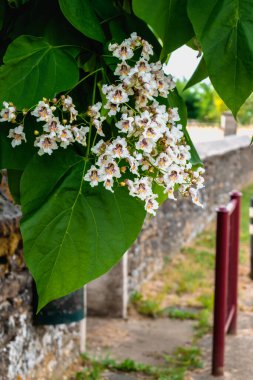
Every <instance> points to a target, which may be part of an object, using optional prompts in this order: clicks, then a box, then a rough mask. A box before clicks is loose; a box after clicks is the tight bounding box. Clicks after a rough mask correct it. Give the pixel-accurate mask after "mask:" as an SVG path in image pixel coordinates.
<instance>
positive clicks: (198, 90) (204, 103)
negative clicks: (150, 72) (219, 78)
mask: <svg viewBox="0 0 253 380" xmlns="http://www.w3.org/2000/svg"><path fill="white" fill-rule="evenodd" d="M186 83H187V79H183V80H178V81H177V88H178V91H179V93H180V95H181V96H182V97H183V99H184V101H185V104H186V106H187V111H188V118H189V119H193V120H197V121H200V122H204V123H216V124H218V123H219V122H220V117H221V114H222V113H223V112H225V111H228V107H227V106H226V105H225V103H224V102H223V100H222V99H221V98H220V97H219V95H218V94H217V92H216V91H215V89H214V87H213V85H212V84H211V83H210V81H207V80H206V81H204V82H201V83H198V84H196V85H195V86H193V87H190V88H188V89H186V90H184V87H185V85H186ZM237 120H238V123H239V124H241V125H252V124H253V95H251V96H250V97H249V98H248V99H247V100H246V102H245V103H244V105H243V106H242V107H241V109H240V111H239V112H238V115H237Z"/></svg>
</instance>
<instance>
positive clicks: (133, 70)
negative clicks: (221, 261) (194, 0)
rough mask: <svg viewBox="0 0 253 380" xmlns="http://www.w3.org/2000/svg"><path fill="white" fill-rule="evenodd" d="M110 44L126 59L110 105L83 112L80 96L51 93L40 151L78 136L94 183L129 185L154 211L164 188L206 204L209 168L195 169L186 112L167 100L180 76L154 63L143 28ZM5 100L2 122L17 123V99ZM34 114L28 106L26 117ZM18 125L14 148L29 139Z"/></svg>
mask: <svg viewBox="0 0 253 380" xmlns="http://www.w3.org/2000/svg"><path fill="white" fill-rule="evenodd" d="M109 50H110V51H111V52H112V55H113V56H114V57H116V58H118V59H119V63H118V65H117V67H116V69H115V72H114V74H115V76H116V77H117V81H116V83H115V84H104V85H103V86H102V92H103V94H104V96H105V99H106V101H105V102H104V103H103V104H102V103H101V102H97V103H96V104H93V105H91V106H90V107H89V108H88V110H87V112H86V114H85V116H83V115H80V114H78V111H77V110H76V108H75V105H74V104H73V101H72V98H71V97H70V96H69V95H67V96H64V95H63V96H61V98H60V99H53V100H52V101H49V100H47V99H43V100H42V101H40V102H39V103H38V104H37V106H36V107H35V108H34V109H32V111H31V110H30V111H31V112H30V114H31V115H32V116H34V117H35V118H36V119H37V122H39V124H38V125H40V130H41V131H42V132H39V131H37V130H36V131H35V135H37V137H36V139H35V142H34V145H35V146H36V147H38V148H39V151H38V153H39V155H42V154H45V153H47V154H52V152H53V151H54V150H55V149H58V148H59V147H62V148H67V147H68V146H69V145H70V144H73V143H75V142H77V143H79V144H81V145H83V146H84V147H86V146H87V148H86V149H87V152H86V157H88V159H89V161H90V168H89V169H88V171H87V173H86V174H85V176H84V180H85V181H88V182H89V183H90V186H92V187H94V186H98V185H99V183H100V182H101V183H103V186H104V187H105V188H106V189H107V190H110V191H112V192H113V191H114V190H113V189H114V188H115V186H127V187H128V189H129V194H130V195H131V196H133V197H137V198H139V199H141V200H142V201H144V202H145V209H146V210H147V212H149V213H151V214H154V215H155V213H156V210H157V208H158V207H159V203H158V198H159V197H158V189H159V192H160V193H161V191H162V192H163V193H164V194H166V196H167V197H168V198H170V199H174V200H175V199H176V196H175V194H176V193H179V194H182V195H183V196H191V198H192V200H193V202H194V203H195V204H197V205H200V206H201V203H200V201H199V196H198V191H199V189H201V188H202V187H204V185H203V177H202V173H203V172H204V170H203V169H202V168H198V169H194V168H193V167H192V164H191V163H190V158H191V154H190V147H189V146H188V145H187V144H186V141H185V138H184V133H183V131H182V126H181V125H180V124H178V122H179V120H180V118H179V115H178V110H177V108H170V107H168V106H166V105H165V104H166V100H165V99H167V97H168V93H169V91H173V88H174V87H175V83H174V82H173V80H172V77H171V76H170V75H166V74H165V73H164V71H163V67H162V64H161V62H150V57H151V56H152V55H153V48H152V46H151V45H150V44H149V43H148V42H147V41H145V40H143V39H141V37H139V36H137V35H136V33H132V34H131V36H130V38H128V39H126V40H125V41H123V42H122V43H121V44H111V45H109ZM3 106H4V108H3V109H2V111H1V112H0V116H1V118H0V122H6V121H7V122H11V123H17V121H16V119H17V116H18V114H17V112H16V109H15V107H14V105H13V104H12V103H7V102H4V103H3ZM28 112H29V110H28V111H25V110H24V111H23V115H24V118H25V117H26V114H27V113H28ZM17 124H18V126H17V127H15V128H13V129H10V130H9V135H8V137H9V138H11V139H12V146H13V147H15V146H16V145H20V144H21V142H22V141H26V137H25V134H24V127H23V124H24V123H17ZM108 124H109V125H110V128H109V130H108ZM105 125H106V127H107V128H106V130H105V128H104V126H105ZM103 128H104V130H103ZM87 137H88V138H87ZM91 137H92V139H93V143H92V144H91V142H92V139H91ZM87 140H88V143H87Z"/></svg>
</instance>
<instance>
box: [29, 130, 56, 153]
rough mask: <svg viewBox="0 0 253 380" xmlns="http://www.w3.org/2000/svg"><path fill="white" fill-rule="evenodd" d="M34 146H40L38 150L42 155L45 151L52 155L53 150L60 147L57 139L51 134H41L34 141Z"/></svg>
mask: <svg viewBox="0 0 253 380" xmlns="http://www.w3.org/2000/svg"><path fill="white" fill-rule="evenodd" d="M34 146H36V147H38V148H40V150H39V151H38V154H39V155H40V156H42V155H43V154H45V153H47V154H49V155H51V154H52V153H53V150H55V149H58V145H57V144H56V142H55V140H54V139H53V138H51V137H50V136H49V135H41V136H39V137H37V138H36V140H35V142H34Z"/></svg>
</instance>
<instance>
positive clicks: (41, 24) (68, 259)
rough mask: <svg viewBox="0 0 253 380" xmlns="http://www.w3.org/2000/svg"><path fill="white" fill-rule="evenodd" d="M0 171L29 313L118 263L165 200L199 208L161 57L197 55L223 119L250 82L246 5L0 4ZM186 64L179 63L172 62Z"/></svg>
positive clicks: (48, 0)
mask: <svg viewBox="0 0 253 380" xmlns="http://www.w3.org/2000/svg"><path fill="white" fill-rule="evenodd" d="M0 30H1V32H0V37H1V46H0V55H1V67H0V103H1V105H2V106H1V108H0V169H1V170H3V169H4V170H7V174H8V183H9V187H10V191H11V193H12V195H13V198H14V200H15V202H16V203H18V204H20V205H21V208H22V214H23V217H22V220H21V232H22V236H23V240H24V254H25V260H26V264H27V266H28V268H29V270H30V272H31V273H32V275H33V277H34V279H35V281H36V286H37V290H38V294H39V306H38V309H41V308H42V307H43V306H45V305H46V304H47V303H48V302H49V301H51V300H54V299H56V298H59V297H62V296H64V295H66V294H68V293H70V292H72V291H74V290H76V289H78V288H80V287H82V286H83V285H84V284H85V283H87V282H89V281H91V280H93V279H95V278H96V277H98V276H100V275H102V274H103V273H105V272H106V271H107V270H109V269H110V268H111V267H112V266H113V265H114V264H115V263H116V262H118V261H119V260H120V258H121V257H122V255H123V254H124V252H126V251H127V249H128V248H129V247H130V246H131V244H132V243H133V242H134V240H135V239H136V237H137V236H138V234H139V232H140V230H141V227H142V224H143V222H144V219H145V217H146V214H148V215H151V216H152V215H154V214H155V213H156V212H157V209H158V208H159V205H160V204H161V203H162V202H163V201H165V200H166V199H168V198H169V199H170V200H171V201H173V200H175V199H176V198H177V197H180V196H184V197H190V198H191V199H192V201H193V202H194V203H195V204H197V205H198V206H201V202H200V201H199V191H200V189H202V188H203V187H204V184H203V172H204V169H203V167H202V163H201V160H200V158H199V156H198V153H197V151H196V149H195V148H194V145H193V144H192V142H191V139H190V137H189V134H188V133H187V129H186V124H187V112H186V107H185V105H184V103H183V100H182V99H181V97H180V96H179V94H178V92H177V89H176V86H175V83H174V81H173V78H172V77H171V76H170V75H167V74H165V73H164V70H163V68H164V63H166V61H167V60H168V59H169V56H170V53H171V52H173V51H174V50H175V49H177V48H178V47H180V46H181V45H184V44H187V45H188V46H190V47H191V48H192V49H195V50H196V51H198V52H199V53H197V52H196V54H199V55H200V56H201V58H200V62H199V65H198V67H197V69H196V71H195V73H193V76H192V78H191V79H190V80H189V82H188V84H187V87H189V86H192V85H194V84H195V83H197V82H199V81H201V80H202V79H204V78H206V77H208V76H209V78H210V80H211V82H212V83H213V85H214V87H215V89H216V91H217V92H218V94H219V95H220V97H221V98H222V99H223V100H224V102H225V103H226V105H227V106H228V107H229V108H230V109H231V110H232V112H233V114H234V116H236V113H237V111H238V110H239V108H240V106H241V105H242V104H243V103H244V102H245V100H246V99H247V97H248V96H249V95H250V94H251V91H252V86H253V83H252V81H253V75H252V74H253V73H252V71H253V38H252V32H253V10H252V7H251V5H250V4H249V2H248V1H246V0H239V1H230V0H223V1H218V0H205V1H202V0H188V1H187V0H157V1H156V2H154V1H151V0H146V1H142V0H133V1H130V0H124V1H123V0H118V1H117V0H115V1H113V0H59V1H57V0H43V1H42V0H13V1H11V0H9V1H5V0H0ZM185 64H187V62H185Z"/></svg>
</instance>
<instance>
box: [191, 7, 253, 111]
mask: <svg viewBox="0 0 253 380" xmlns="http://www.w3.org/2000/svg"><path fill="white" fill-rule="evenodd" d="M252 5H253V4H252V2H251V1H248V0H205V1H201V2H199V1H196V0H189V1H188V13H189V17H190V19H191V22H192V24H193V27H194V30H195V33H196V36H197V38H198V40H199V41H200V43H201V46H202V49H203V52H204V58H205V61H206V64H207V69H208V73H209V76H210V79H211V81H212V83H213V85H214V87H215V89H216V91H217V92H218V94H219V95H220V97H221V98H222V99H223V101H224V102H225V103H226V105H227V106H228V107H229V108H230V109H231V110H232V112H233V114H234V115H236V113H237V111H238V110H239V108H240V107H241V105H242V104H243V103H244V101H245V100H246V99H247V97H248V96H249V95H250V94H251V92H252V89H253V12H252Z"/></svg>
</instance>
